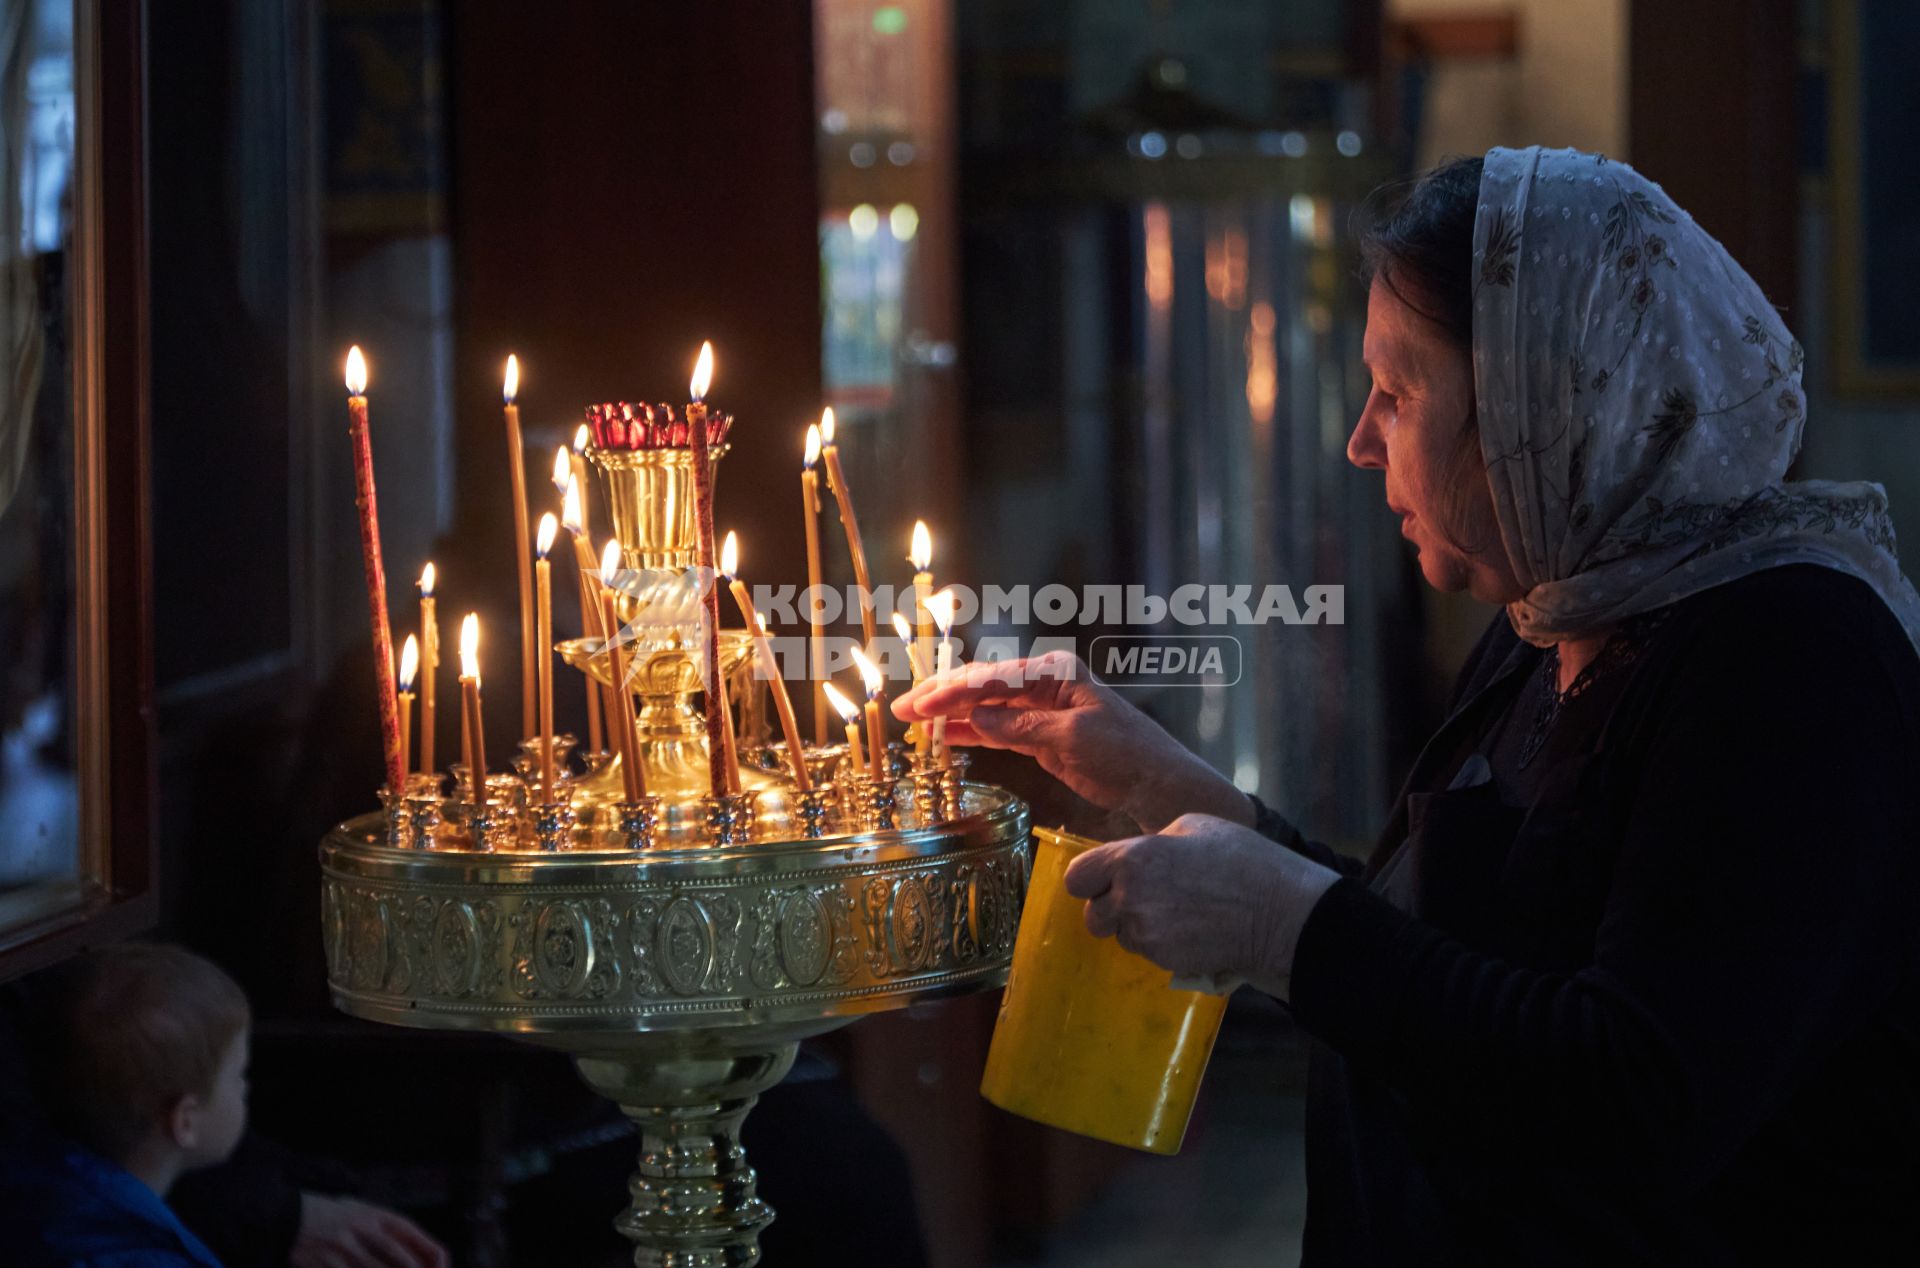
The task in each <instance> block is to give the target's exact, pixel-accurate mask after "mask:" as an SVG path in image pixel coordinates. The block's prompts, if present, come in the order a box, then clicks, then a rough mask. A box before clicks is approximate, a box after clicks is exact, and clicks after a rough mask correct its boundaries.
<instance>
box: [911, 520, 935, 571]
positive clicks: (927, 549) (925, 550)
mask: <svg viewBox="0 0 1920 1268" xmlns="http://www.w3.org/2000/svg"><path fill="white" fill-rule="evenodd" d="M907 562H908V563H910V564H912V565H913V570H914V571H915V572H925V571H926V570H927V569H928V568H929V567H930V566H932V564H933V534H932V533H929V532H928V531H927V522H926V521H925V520H915V521H914V522H913V544H912V546H911V547H909V548H908V550H907Z"/></svg>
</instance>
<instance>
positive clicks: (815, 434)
mask: <svg viewBox="0 0 1920 1268" xmlns="http://www.w3.org/2000/svg"><path fill="white" fill-rule="evenodd" d="M819 460H820V424H818V423H808V424H807V453H806V456H805V457H804V458H802V459H801V460H800V461H801V462H802V464H804V465H806V466H809V467H811V466H812V465H813V464H814V463H816V462H818V461H819Z"/></svg>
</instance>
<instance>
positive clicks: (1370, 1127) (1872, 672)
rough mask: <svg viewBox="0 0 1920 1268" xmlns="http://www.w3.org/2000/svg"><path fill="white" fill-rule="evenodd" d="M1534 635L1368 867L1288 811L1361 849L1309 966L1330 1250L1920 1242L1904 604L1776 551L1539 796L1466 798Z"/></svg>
mask: <svg viewBox="0 0 1920 1268" xmlns="http://www.w3.org/2000/svg"><path fill="white" fill-rule="evenodd" d="M1542 654H1543V653H1541V652H1540V651H1539V650H1537V649H1535V648H1532V647H1529V646H1527V645H1526V644H1524V643H1522V642H1521V641H1520V640H1519V639H1518V638H1517V637H1516V636H1515V635H1514V634H1513V633H1512V631H1511V629H1510V627H1509V626H1508V623H1507V620H1506V618H1505V616H1504V615H1502V616H1500V617H1498V618H1496V620H1495V621H1494V624H1493V626H1492V627H1491V628H1490V629H1489V630H1488V632H1487V634H1486V635H1485V636H1483V637H1482V639H1481V641H1480V644H1479V646H1478V647H1477V648H1476V649H1475V652H1474V654H1473V656H1472V658H1471V659H1470V660H1469V662H1468V664H1467V666H1466V669H1465V671H1464V672H1463V674H1462V677H1461V682H1460V686H1459V688H1458V690H1457V691H1456V694H1455V699H1454V707H1453V710H1452V713H1451V716H1450V717H1449V719H1448V721H1447V722H1446V724H1445V725H1444V726H1443V727H1442V728H1441V730H1440V732H1439V733H1438V734H1436V735H1435V737H1434V738H1433V740H1432V741H1431V742H1430V743H1429V744H1428V746H1427V748H1426V749H1425V750H1424V751H1423V752H1422V754H1421V756H1420V758H1419V759H1418V760H1417V762H1416V763H1415V766H1414V769H1413V772H1412V774H1411V776H1410V777H1409V779H1408V781H1407V785H1406V788H1405V789H1404V790H1403V792H1402V794H1401V796H1400V798H1399V800H1398V801H1397V802H1396V804H1395V807H1394V811H1393V814H1392V817H1391V819H1390V821H1389V824H1388V827H1387V829H1386V831H1385V832H1384V833H1383V834H1382V838H1381V842H1380V844H1379V846H1378V847H1377V848H1376V850H1375V852H1374V855H1373V857H1372V859H1371V860H1369V862H1368V863H1367V865H1366V866H1365V868H1364V869H1362V868H1360V867H1359V866H1358V865H1357V864H1355V863H1353V862H1352V861H1351V860H1342V859H1340V858H1339V856H1337V855H1334V854H1333V853H1332V852H1331V851H1328V850H1326V849H1325V847H1323V846H1319V845H1317V844H1316V843H1313V842H1309V841H1306V840H1304V839H1303V838H1302V837H1301V836H1300V834H1299V833H1298V831H1297V830H1295V829H1294V828H1293V827H1292V826H1291V825H1289V824H1287V823H1286V822H1285V821H1284V820H1281V819H1280V818H1279V817H1278V816H1276V815H1273V814H1272V813H1271V812H1269V811H1266V810H1265V808H1264V807H1262V808H1261V823H1262V827H1263V829H1264V830H1266V831H1268V832H1269V833H1270V834H1271V835H1273V836H1275V837H1276V838H1278V839H1280V840H1282V841H1283V842H1284V843H1285V844H1288V845H1290V846H1292V847H1293V848H1295V849H1298V850H1300V851H1302V852H1303V853H1306V854H1309V855H1310V856H1312V857H1315V858H1317V859H1319V860H1320V861H1322V862H1326V863H1329V864H1330V865H1335V866H1341V868H1342V870H1343V871H1346V872H1347V873H1348V876H1347V877H1346V878H1345V879H1342V880H1341V881H1339V882H1338V883H1337V884H1335V886H1334V887H1333V888H1332V889H1331V890H1329V891H1328V892H1327V894H1326V895H1325V896H1324V897H1323V898H1322V899H1321V901H1320V902H1319V903H1318V904H1317V905H1316V906H1315V908H1314V910H1313V913H1312V915H1311V917H1310V918H1309V919H1308V921H1307V923H1306V927H1305V929H1304V930H1303V931H1302V934H1301V937H1300V942H1299V946H1298V950H1297V953H1296V956H1295V960H1294V965H1293V976H1292V1008H1293V1011H1294V1015H1295V1017H1296V1019H1297V1020H1298V1021H1299V1022H1300V1024H1301V1025H1302V1026H1304V1027H1305V1028H1306V1029H1307V1030H1308V1031H1309V1032H1310V1033H1311V1034H1312V1035H1313V1036H1314V1037H1315V1039H1316V1041H1317V1042H1316V1045H1315V1052H1314V1057H1313V1070H1312V1075H1311V1079H1310V1091H1309V1112H1308V1139H1307V1155H1308V1220H1307V1231H1306V1255H1305V1259H1304V1262H1305V1263H1306V1264H1308V1265H1310V1266H1311V1268H1328V1266H1329V1265H1348V1264H1354V1265H1381V1266H1383V1268H1407V1266H1409V1265H1426V1264H1463V1265H1464V1264H1471V1265H1482V1264H1516V1265H1518V1264H1524V1265H1528V1266H1529V1268H1533V1266H1536V1265H1550V1264H1589V1263H1592V1264H1601V1263H1604V1264H1629V1263H1631V1264H1689V1265H1695V1264H1711V1265H1722V1264H1748V1263H1807V1264H1825V1263H1868V1262H1879V1261H1880V1259H1881V1258H1882V1257H1883V1256H1884V1254H1885V1251H1884V1249H1883V1248H1886V1247H1890V1246H1893V1245H1902V1244H1904V1245H1905V1246H1906V1247H1907V1248H1908V1249H1911V1248H1912V1247H1913V1246H1915V1245H1920V972H1916V967H1917V966H1920V903H1916V898H1920V657H1916V656H1915V653H1914V649H1913V646H1912V644H1911V643H1910V642H1909V641H1908V639H1907V636H1906V634H1905V632H1904V631H1903V630H1902V629H1901V627H1900V626H1899V624H1898V623H1897V622H1896V621H1895V620H1894V618H1893V616H1892V614H1891V613H1890V612H1889V611H1888V610H1887V609H1886V606H1885V605H1884V604H1883V603H1881V602H1880V600H1879V599H1878V598H1877V597H1876V596H1875V595H1874V594H1873V592H1872V591H1871V590H1870V589H1869V588H1868V587H1867V586H1865V585H1864V584H1863V583H1861V582H1859V581H1856V580H1854V579H1852V578H1850V577H1847V576H1844V575H1843V574H1840V573H1838V572H1834V571H1830V570H1827V569H1823V568H1820V567H1816V566H1813V565H1792V566H1788V567H1782V568H1777V569H1773V570H1770V571H1767V572H1763V573H1759V574H1755V575H1753V576H1749V577H1747V578H1744V579H1742V580H1740V581H1737V582H1733V583H1730V584H1728V585H1725V586H1721V587H1718V588H1716V589H1713V590H1710V591H1707V592H1705V593H1702V594H1699V595H1695V596H1692V597H1690V598H1687V599H1684V600H1681V601H1680V602H1679V603H1676V604H1674V605H1672V608H1671V610H1670V614H1669V617H1668V619H1667V620H1665V621H1664V622H1662V623H1661V624H1660V625H1659V626H1658V627H1657V628H1656V629H1655V630H1654V631H1653V632H1652V633H1651V634H1650V635H1649V636H1648V640H1647V645H1646V648H1645V650H1644V652H1643V654H1642V655H1641V656H1640V657H1639V658H1638V659H1637V660H1635V661H1634V662H1633V663H1631V664H1630V665H1626V664H1623V665H1620V666H1619V667H1618V668H1617V671H1616V673H1617V677H1618V681H1617V682H1616V683H1615V684H1614V685H1613V687H1612V688H1611V689H1609V690H1608V691H1607V692H1605V693H1598V692H1596V693H1595V694H1596V696H1601V697H1602V699H1603V704H1602V706H1601V707H1598V708H1588V709H1587V710H1586V711H1585V713H1584V714H1582V715H1580V716H1575V714H1574V712H1573V711H1571V709H1570V710H1569V712H1568V713H1566V714H1564V715H1563V716H1562V717H1561V719H1560V720H1559V722H1558V723H1557V724H1556V726H1557V727H1560V728H1571V730H1572V733H1573V742H1571V743H1569V742H1568V737H1567V736H1564V735H1562V736H1556V737H1555V738H1556V743H1555V744H1554V745H1553V746H1551V747H1549V748H1548V749H1546V750H1543V752H1542V753H1541V755H1540V758H1539V759H1537V760H1536V762H1535V763H1534V768H1533V770H1532V773H1531V777H1530V778H1529V779H1528V780H1527V787H1526V790H1525V797H1524V798H1523V799H1522V800H1521V804H1517V805H1516V804H1509V803H1510V802H1512V801H1514V800H1515V799H1514V798H1513V797H1511V796H1503V795H1502V792H1503V790H1502V789H1501V787H1500V786H1499V784H1498V783H1497V782H1496V783H1482V784H1480V785H1479V786H1477V787H1473V788H1465V789H1457V790H1453V791H1448V789H1449V786H1450V785H1451V784H1453V783H1454V780H1455V777H1456V775H1457V774H1458V772H1459V770H1460V768H1461V764H1462V762H1463V761H1464V760H1465V759H1466V758H1467V757H1468V756H1469V755H1470V754H1472V753H1473V752H1475V751H1476V749H1480V748H1482V747H1483V746H1485V744H1486V742H1487V737H1488V736H1489V734H1490V732H1492V731H1493V730H1494V727H1495V724H1496V723H1497V722H1498V721H1499V720H1500V718H1501V716H1502V714H1503V713H1504V712H1506V711H1508V710H1510V709H1512V708H1513V706H1514V704H1515V701H1516V698H1517V697H1518V696H1519V695H1520V694H1521V692H1522V688H1523V685H1524V684H1525V683H1526V682H1527V680H1528V678H1529V677H1530V676H1532V674H1531V671H1532V670H1533V669H1534V668H1535V667H1536V666H1537V663H1538V660H1539V658H1540V656H1541V655H1542ZM1597 685H1598V684H1596V686H1597ZM1573 703H1578V701H1575V702H1573ZM1529 712H1531V711H1529ZM1530 721H1531V719H1530V717H1529V718H1516V719H1515V723H1516V724H1517V725H1520V726H1523V727H1524V726H1526V725H1528V724H1529V723H1530ZM1506 791H1507V792H1509V793H1510V792H1511V791H1512V790H1511V788H1509V789H1508V790H1506Z"/></svg>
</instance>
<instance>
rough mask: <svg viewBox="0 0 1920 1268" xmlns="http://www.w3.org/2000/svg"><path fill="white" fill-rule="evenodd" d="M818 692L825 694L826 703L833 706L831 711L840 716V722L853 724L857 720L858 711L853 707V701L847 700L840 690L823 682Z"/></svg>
mask: <svg viewBox="0 0 1920 1268" xmlns="http://www.w3.org/2000/svg"><path fill="white" fill-rule="evenodd" d="M820 690H822V691H824V692H826V693H827V703H828V704H830V705H832V706H833V711H834V712H835V713H837V714H839V715H840V720H841V721H842V722H853V721H856V720H858V719H859V717H860V710H858V709H856V708H854V707H853V701H851V700H849V699H847V697H846V696H845V694H843V693H842V692H841V690H840V688H838V687H836V686H834V685H833V684H832V683H830V682H823V683H821V684H820Z"/></svg>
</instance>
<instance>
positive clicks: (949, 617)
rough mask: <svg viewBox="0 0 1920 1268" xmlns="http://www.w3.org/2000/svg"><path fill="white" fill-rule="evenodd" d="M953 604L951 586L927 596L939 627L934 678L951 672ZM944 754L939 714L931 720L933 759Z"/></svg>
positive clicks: (943, 720) (943, 717) (943, 729)
mask: <svg viewBox="0 0 1920 1268" xmlns="http://www.w3.org/2000/svg"><path fill="white" fill-rule="evenodd" d="M953 606H954V598H953V587H952V586H948V587H947V588H946V589H945V590H942V591H940V593H938V594H935V595H930V596H928V598H927V611H928V612H929V613H931V614H932V616H933V621H934V624H935V625H937V626H939V627H940V651H939V653H938V654H937V655H936V657H935V658H934V664H933V674H934V677H936V678H938V677H939V676H940V675H942V674H950V673H952V672H953ZM946 755H947V718H946V715H945V714H941V715H940V716H939V717H937V718H935V719H934V720H933V760H934V761H936V762H938V761H941V760H942V759H943V758H945V757H946Z"/></svg>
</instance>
